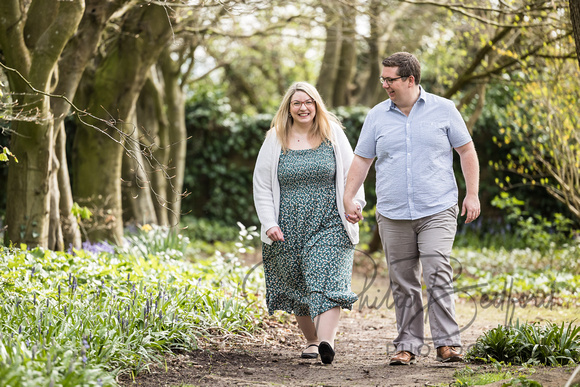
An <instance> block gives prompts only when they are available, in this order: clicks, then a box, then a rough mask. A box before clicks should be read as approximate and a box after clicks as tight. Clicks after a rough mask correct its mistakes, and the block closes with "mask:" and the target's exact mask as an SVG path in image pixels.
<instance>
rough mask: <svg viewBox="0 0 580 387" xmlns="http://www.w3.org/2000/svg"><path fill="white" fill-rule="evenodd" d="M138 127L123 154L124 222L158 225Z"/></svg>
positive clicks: (146, 162)
mask: <svg viewBox="0 0 580 387" xmlns="http://www.w3.org/2000/svg"><path fill="white" fill-rule="evenodd" d="M138 127H140V126H139V125H136V126H135V128H134V130H133V132H131V134H130V140H129V141H127V145H126V146H125V148H126V151H125V152H124V153H123V170H122V175H123V179H122V183H121V189H122V192H123V198H124V200H123V221H124V222H130V223H137V224H157V215H156V213H155V206H154V205H153V199H152V195H151V182H150V180H149V175H150V174H149V173H148V171H146V165H148V164H149V161H145V160H144V156H143V154H142V152H143V150H142V149H141V146H140V134H139V132H140V131H139V130H138V129H137V128H138Z"/></svg>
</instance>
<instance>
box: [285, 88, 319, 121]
mask: <svg viewBox="0 0 580 387" xmlns="http://www.w3.org/2000/svg"><path fill="white" fill-rule="evenodd" d="M290 114H291V115H292V118H293V119H294V123H297V124H300V125H311V124H312V122H313V121H314V117H315V116H316V102H315V101H314V99H313V98H312V97H311V96H309V95H308V94H306V93H305V92H303V91H297V92H296V93H294V95H293V96H292V98H290Z"/></svg>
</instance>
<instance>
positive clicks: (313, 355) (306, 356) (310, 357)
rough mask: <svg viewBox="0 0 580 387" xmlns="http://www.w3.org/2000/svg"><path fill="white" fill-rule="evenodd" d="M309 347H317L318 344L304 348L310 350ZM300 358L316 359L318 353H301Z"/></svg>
mask: <svg viewBox="0 0 580 387" xmlns="http://www.w3.org/2000/svg"><path fill="white" fill-rule="evenodd" d="M310 347H318V344H310V345H309V346H308V347H306V348H305V350H306V349H308V348H310ZM300 357H301V358H302V359H316V358H317V357H318V353H316V352H302V354H301V355H300Z"/></svg>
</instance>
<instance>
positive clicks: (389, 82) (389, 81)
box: [379, 76, 409, 86]
mask: <svg viewBox="0 0 580 387" xmlns="http://www.w3.org/2000/svg"><path fill="white" fill-rule="evenodd" d="M401 78H409V77H408V76H402V77H397V78H385V77H379V82H381V85H382V84H383V83H385V82H387V85H389V86H391V85H392V84H393V82H395V81H396V80H397V79H401Z"/></svg>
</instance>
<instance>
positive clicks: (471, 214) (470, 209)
mask: <svg viewBox="0 0 580 387" xmlns="http://www.w3.org/2000/svg"><path fill="white" fill-rule="evenodd" d="M480 213H481V207H480V204H479V197H478V196H477V195H467V196H466V197H465V199H464V200H463V204H462V205H461V216H463V215H465V214H467V218H465V223H471V222H473V221H474V220H475V219H477V217H478V216H479V214H480Z"/></svg>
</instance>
